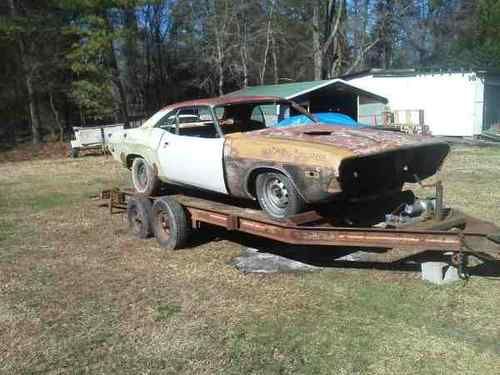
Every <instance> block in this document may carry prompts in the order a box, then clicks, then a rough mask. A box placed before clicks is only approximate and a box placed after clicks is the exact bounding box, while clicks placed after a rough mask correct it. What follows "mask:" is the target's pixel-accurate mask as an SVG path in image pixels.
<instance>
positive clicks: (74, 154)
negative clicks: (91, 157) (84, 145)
mask: <svg viewBox="0 0 500 375" xmlns="http://www.w3.org/2000/svg"><path fill="white" fill-rule="evenodd" d="M79 155H80V149H78V148H76V147H71V150H70V151H69V156H70V158H72V159H76V158H77V157H78V156H79Z"/></svg>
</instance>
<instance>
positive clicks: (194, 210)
mask: <svg viewBox="0 0 500 375" xmlns="http://www.w3.org/2000/svg"><path fill="white" fill-rule="evenodd" d="M100 197H101V198H102V199H105V200H106V202H105V205H107V206H109V208H110V212H111V213H118V212H124V211H125V210H127V202H128V201H129V199H130V197H137V196H136V195H135V194H134V193H133V192H131V191H123V190H118V189H115V190H107V191H104V192H102V193H101V195H100ZM141 198H142V199H147V200H151V201H156V200H158V199H162V197H141ZM168 198H169V200H170V201H175V202H178V204H180V205H181V206H182V207H183V209H184V210H185V212H186V216H187V217H188V222H189V223H190V226H191V227H192V228H194V229H197V228H199V227H200V226H201V225H203V224H212V225H216V226H219V227H222V228H225V229H226V230H229V231H240V232H243V233H248V234H251V235H255V236H259V237H262V238H267V239H271V240H276V241H280V242H283V243H288V244H294V245H314V246H318V245H319V246H344V247H345V246H352V247H369V248H384V249H393V248H395V249H396V248H397V249H398V250H408V251H412V252H414V251H415V250H422V251H428V250H431V251H439V252H453V253H454V254H455V256H454V257H452V261H453V262H454V263H460V262H462V260H463V258H464V257H463V254H472V255H475V256H477V257H479V258H482V259H485V260H494V261H499V260H500V243H499V242H500V241H499V239H498V235H499V233H500V228H498V227H496V226H495V225H494V224H492V223H489V222H485V221H482V220H479V219H476V218H473V217H471V216H468V215H466V214H464V213H462V212H460V211H458V210H453V209H443V217H442V218H441V219H439V218H429V219H428V220H425V221H422V222H418V223H415V224H412V225H405V226H402V227H398V228H380V227H361V228H360V227H339V226H333V225H332V224H331V222H330V220H329V218H328V217H323V216H321V215H319V214H318V213H317V212H315V211H309V212H305V213H303V214H300V215H297V216H295V217H292V218H291V219H289V220H287V221H283V222H281V221H276V220H272V219H271V218H269V217H268V216H267V215H265V214H264V213H263V212H262V211H260V210H256V209H252V208H245V207H240V206H236V205H234V204H228V203H225V202H219V201H214V200H211V199H204V198H200V197H196V196H189V195H185V194H175V195H170V196H168ZM129 208H130V207H129ZM129 220H130V216H129ZM170 225H171V224H168V223H166V224H165V223H164V228H165V229H166V230H167V231H168V230H170ZM155 235H156V233H155Z"/></svg>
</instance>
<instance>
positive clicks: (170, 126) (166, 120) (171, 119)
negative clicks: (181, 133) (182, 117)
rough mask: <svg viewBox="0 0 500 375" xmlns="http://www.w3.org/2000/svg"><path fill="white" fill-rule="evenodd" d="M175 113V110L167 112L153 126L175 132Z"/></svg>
mask: <svg viewBox="0 0 500 375" xmlns="http://www.w3.org/2000/svg"><path fill="white" fill-rule="evenodd" d="M175 113H176V111H170V112H168V113H167V114H166V115H165V116H163V117H162V118H161V119H160V120H159V121H158V122H157V123H156V124H155V128H161V129H163V130H166V131H168V132H170V133H175Z"/></svg>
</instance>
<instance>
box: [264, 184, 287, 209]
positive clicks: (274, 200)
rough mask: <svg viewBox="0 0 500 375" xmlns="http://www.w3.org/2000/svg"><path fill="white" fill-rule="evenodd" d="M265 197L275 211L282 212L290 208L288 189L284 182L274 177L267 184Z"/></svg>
mask: <svg viewBox="0 0 500 375" xmlns="http://www.w3.org/2000/svg"><path fill="white" fill-rule="evenodd" d="M264 195H265V198H266V201H267V202H268V203H269V204H270V206H271V207H270V208H272V209H273V211H274V210H278V211H282V210H284V209H285V208H286V207H287V206H288V202H289V200H288V189H287V188H286V185H285V184H284V183H283V181H281V180H280V179H279V178H277V177H272V178H270V179H269V180H268V181H267V182H266V184H265V187H264Z"/></svg>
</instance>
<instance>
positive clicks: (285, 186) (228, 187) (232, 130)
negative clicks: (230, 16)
mask: <svg viewBox="0 0 500 375" xmlns="http://www.w3.org/2000/svg"><path fill="white" fill-rule="evenodd" d="M294 115H304V116H307V117H308V118H310V119H311V123H310V124H307V125H302V126H295V127H291V128H273V127H272V125H273V124H272V123H273V122H274V123H277V122H278V121H281V120H283V119H284V118H287V117H290V116H294ZM110 151H111V152H112V154H113V157H114V158H115V159H116V160H119V161H120V162H122V163H123V165H124V166H125V167H126V168H128V169H130V170H131V175H132V181H133V186H134V189H135V190H136V191H137V192H138V193H141V194H144V195H149V196H152V195H154V194H155V193H157V192H158V189H159V187H160V185H161V184H174V185H177V186H181V187H189V188H193V187H194V188H196V189H198V190H205V191H210V192H216V193H220V194H225V195H229V196H231V197H236V198H246V199H253V200H256V201H257V202H258V204H259V205H260V207H261V208H262V209H263V210H264V211H265V212H266V213H267V214H268V215H269V216H270V217H271V218H273V219H286V218H289V217H292V216H294V215H297V214H299V213H301V212H303V211H305V210H306V208H307V207H311V206H317V205H322V204H326V203H327V202H330V203H332V204H334V203H335V202H343V203H345V202H347V201H349V200H357V201H359V200H360V199H361V200H362V199H373V198H376V197H377V196H386V195H388V194H391V193H392V192H400V191H401V189H402V186H403V184H404V183H406V182H410V183H414V182H418V181H421V180H424V179H425V178H428V177H430V176H432V175H434V174H435V173H436V172H437V171H438V170H439V168H440V167H441V165H442V163H443V162H444V160H445V158H446V156H447V154H448V153H449V146H448V144H446V143H443V142H440V141H436V140H434V139H432V138H421V137H411V136H407V135H404V134H399V133H393V132H384V131H380V130H376V129H372V128H369V127H367V128H360V129H350V128H345V127H334V126H328V125H324V124H321V123H320V122H318V121H317V120H316V118H315V117H314V116H313V115H311V114H310V113H308V112H307V111H306V110H305V109H304V108H302V107H301V106H299V105H297V104H296V103H294V102H292V101H290V100H286V99H283V98H279V97H264V96H256V97H234V96H228V97H219V98H209V99H198V100H193V101H187V102H181V103H176V104H172V105H169V106H167V107H165V108H164V109H162V110H160V111H159V112H157V113H156V114H155V115H153V116H152V117H151V118H150V119H149V120H148V121H146V122H145V123H144V124H143V125H142V126H141V127H140V128H136V129H126V130H124V131H123V132H121V133H117V134H113V136H112V139H110Z"/></svg>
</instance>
